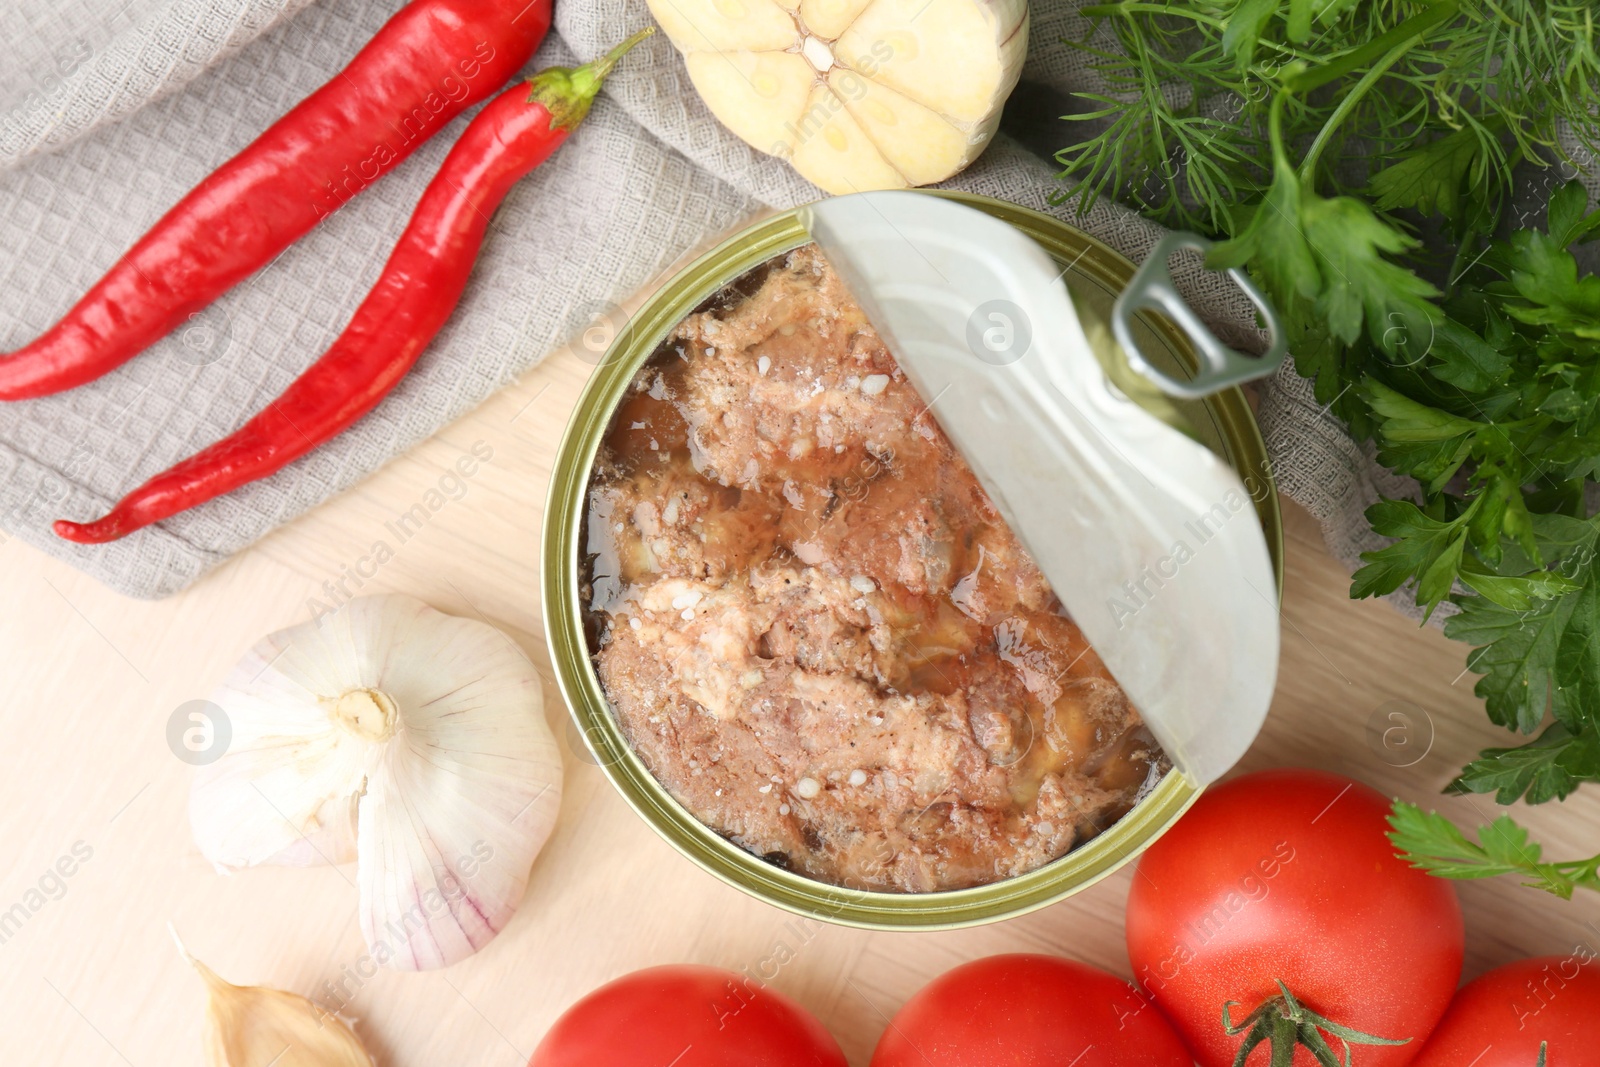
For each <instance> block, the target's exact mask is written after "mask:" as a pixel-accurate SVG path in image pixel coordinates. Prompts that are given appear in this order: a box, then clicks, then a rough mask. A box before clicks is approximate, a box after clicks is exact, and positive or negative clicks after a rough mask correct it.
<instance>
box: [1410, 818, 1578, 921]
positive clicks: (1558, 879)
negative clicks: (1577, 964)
mask: <svg viewBox="0 0 1600 1067" xmlns="http://www.w3.org/2000/svg"><path fill="white" fill-rule="evenodd" d="M1389 826H1390V830H1389V835H1388V836H1389V841H1390V843H1391V844H1393V845H1394V847H1395V849H1396V853H1397V854H1398V855H1399V857H1400V858H1401V859H1403V860H1405V861H1406V862H1407V863H1409V864H1411V866H1413V867H1417V868H1420V869H1422V870H1424V871H1427V872H1428V873H1429V874H1432V875H1436V876H1438V877H1440V878H1468V879H1471V878H1495V877H1498V876H1500V875H1503V874H1511V875H1516V876H1518V877H1520V878H1522V879H1523V884H1524V885H1527V886H1531V887H1532V888H1535V889H1543V890H1544V891H1545V892H1547V893H1554V894H1555V895H1556V896H1558V897H1561V898H1562V899H1563V900H1571V899H1572V893H1573V890H1575V889H1593V890H1597V891H1600V856H1591V857H1590V858H1588V859H1586V860H1566V861H1562V862H1558V863H1549V862H1546V861H1545V860H1544V858H1543V849H1541V848H1540V847H1539V844H1538V843H1537V842H1536V841H1534V840H1532V839H1531V838H1530V837H1529V836H1528V831H1527V830H1526V829H1524V828H1523V827H1522V826H1520V825H1518V823H1517V822H1516V820H1514V819H1512V818H1511V816H1509V815H1502V816H1500V817H1499V818H1497V819H1495V820H1494V822H1492V823H1489V824H1488V825H1487V826H1480V827H1478V839H1477V840H1476V841H1474V840H1472V839H1471V838H1469V837H1468V836H1467V835H1466V834H1465V833H1463V832H1462V831H1461V828H1460V827H1458V826H1456V824H1455V823H1453V822H1451V821H1450V820H1449V819H1447V818H1445V817H1444V816H1443V815H1440V814H1438V813H1437V812H1432V811H1423V810H1422V809H1421V808H1419V807H1417V806H1416V805H1415V804H1407V803H1405V802H1404V801H1401V800H1397V801H1395V803H1394V808H1393V809H1392V810H1391V811H1390V813H1389Z"/></svg>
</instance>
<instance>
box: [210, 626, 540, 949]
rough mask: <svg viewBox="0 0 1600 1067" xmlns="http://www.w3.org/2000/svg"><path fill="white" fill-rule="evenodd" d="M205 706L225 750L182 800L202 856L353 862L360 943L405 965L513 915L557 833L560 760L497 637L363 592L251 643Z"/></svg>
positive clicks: (527, 672) (534, 699) (228, 860)
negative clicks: (229, 737) (223, 727)
mask: <svg viewBox="0 0 1600 1067" xmlns="http://www.w3.org/2000/svg"><path fill="white" fill-rule="evenodd" d="M214 702H215V703H217V704H218V705H219V706H220V707H221V708H222V709H223V710H224V712H225V713H226V714H227V715H228V716H229V718H230V722H231V725H232V728H233V736H234V741H233V746H232V748H231V749H230V750H229V751H228V752H227V753H226V754H225V755H224V756H223V757H222V758H221V759H219V760H217V761H216V762H215V763H213V764H210V765H208V766H204V767H201V768H198V769H197V772H196V776H195V781H194V787H193V790H192V792H191V795H190V817H191V821H192V823H193V825H194V833H195V841H196V843H197V844H198V845H199V846H200V849H201V851H202V852H203V853H204V854H205V855H206V856H207V857H208V858H209V859H211V860H212V861H213V862H215V863H217V864H218V865H219V866H221V867H223V868H225V869H226V868H238V867H248V866H255V865H258V864H269V863H270V864H286V865H304V864H307V863H317V862H342V861H344V860H347V859H348V858H350V857H351V856H352V855H353V856H354V858H355V860H356V865H357V872H356V881H357V887H358V890H359V892H360V898H361V899H360V916H361V927H362V932H363V934H364V936H365V937H366V940H367V946H368V948H369V949H370V950H371V952H372V955H373V958H374V959H375V960H376V961H377V962H378V963H379V964H381V965H385V966H390V967H395V968H399V969H403V970H417V969H423V968H430V967H442V966H448V965H449V964H451V963H454V962H455V961H457V960H459V959H462V958H463V957H465V956H467V955H469V954H471V953H472V952H475V951H476V950H478V949H479V948H482V947H483V946H484V945H485V944H486V943H487V942H488V941H489V940H490V939H491V938H493V937H494V936H495V934H496V933H498V932H499V931H500V930H501V929H503V928H504V926H505V924H506V923H507V922H509V921H510V918H511V916H512V914H513V913H514V912H515V910H516V908H517V905H518V904H519V903H520V902H521V899H522V896H523V894H524V892H525V890H526V888H527V880H528V874H529V868H530V867H531V866H532V863H533V859H534V857H535V856H536V855H537V854H538V851H539V849H540V848H541V847H542V846H543V845H544V842H545V840H546V839H547V838H548V837H549V835H550V833H551V831H552V829H553V828H554V826H555V820H556V815H557V812H558V809H559V806H560V797H561V757H560V750H559V749H558V747H557V745H556V742H555V738H554V737H553V736H552V735H551V733H550V729H549V727H548V726H547V725H546V723H545V720H544V715H543V697H542V693H541V690H540V685H539V675H538V672H537V670H536V669H535V668H534V667H533V665H532V664H531V663H530V662H529V661H528V659H527V657H526V656H525V655H523V653H522V651H521V649H519V648H518V647H517V646H516V645H515V644H514V643H513V642H512V641H511V640H510V639H509V638H507V637H506V636H505V635H504V634H502V633H500V632H499V631H498V630H496V629H494V628H493V627H491V626H488V625H487V624H484V623H480V622H476V621H474V620H471V619H460V618H455V617H452V616H449V615H444V614H442V613H440V612H437V611H434V610H433V609H432V608H430V607H428V606H427V605H426V604H423V603H422V602H421V601H418V600H414V599H412V598H410V597H404V596H384V597H367V598H363V599H358V600H354V601H351V602H350V603H349V604H347V605H346V606H345V607H344V608H343V609H341V611H340V612H339V613H338V614H337V615H335V616H332V617H328V618H324V619H322V620H321V623H320V625H318V624H307V625H304V626H299V627H295V628H293V629H291V630H286V631H283V632H281V633H278V634H274V635H272V636H271V637H269V638H267V639H266V640H264V641H263V642H261V643H260V644H259V645H258V646H257V647H256V649H255V650H254V651H252V653H251V654H250V655H248V656H246V657H245V659H244V660H243V661H241V663H240V665H239V667H238V668H236V670H235V671H234V673H233V674H231V675H230V676H229V678H228V680H227V681H226V682H225V683H224V684H223V686H222V687H220V688H219V689H218V691H217V693H216V695H215V696H214ZM352 842H353V846H352Z"/></svg>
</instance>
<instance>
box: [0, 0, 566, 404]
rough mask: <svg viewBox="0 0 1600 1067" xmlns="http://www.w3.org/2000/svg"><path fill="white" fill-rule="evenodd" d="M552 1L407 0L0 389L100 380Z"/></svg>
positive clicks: (358, 179) (532, 44)
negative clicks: (348, 60)
mask: <svg viewBox="0 0 1600 1067" xmlns="http://www.w3.org/2000/svg"><path fill="white" fill-rule="evenodd" d="M550 2H551V0H532V2H530V0H414V2H413V3H410V4H407V5H406V6H405V7H404V8H402V9H401V10H400V11H399V13H398V14H396V15H395V16H394V17H393V18H392V19H390V20H389V21H388V22H387V23H385V24H384V26H383V28H382V29H381V30H379V31H378V34H377V36H375V37H374V38H373V39H372V40H371V41H370V42H369V43H368V44H367V46H366V47H365V48H363V49H362V50H361V51H360V52H358V53H357V54H356V57H355V58H354V59H352V60H351V61H350V65H349V66H347V67H345V68H344V70H342V71H340V72H339V73H338V74H337V75H335V76H334V77H333V79H332V80H331V81H329V82H328V83H327V84H326V85H324V86H322V88H320V89H318V90H317V91H316V92H314V93H312V94H311V95H310V96H308V97H306V99H305V100H304V101H302V102H301V103H300V104H299V105H298V106H297V107H295V108H294V110H292V111H290V112H289V113H288V114H287V115H285V116H283V118H281V119H279V120H278V121H277V122H275V123H273V124H272V126H270V127H269V128H268V129H267V131H266V132H265V133H263V134H262V135H261V136H260V137H257V138H256V139H255V140H254V141H253V142H251V143H250V144H249V145H247V146H246V147H245V148H244V150H243V151H241V152H240V153H239V154H238V155H236V156H234V157H233V158H232V159H230V160H228V161H227V162H226V163H224V164H222V166H220V167H218V168H217V169H216V170H215V171H214V172H212V174H211V175H210V176H209V177H207V178H206V179H205V180H204V181H202V182H201V183H200V184H199V185H197V186H195V188H194V189H193V190H191V191H190V192H189V194H188V195H187V196H185V197H184V198H183V199H182V200H180V201H178V203H177V205H176V206H174V207H173V208H172V209H171V210H170V211H168V212H167V213H166V214H165V215H163V216H162V217H161V219H160V220H159V221H158V222H157V223H156V224H155V225H154V226H153V227H151V228H150V231H149V232H148V233H146V234H145V235H144V236H143V237H141V238H140V239H139V241H138V243H137V244H135V245H134V246H133V247H132V248H131V249H129V251H128V253H127V254H126V255H124V256H123V257H122V258H121V259H120V260H118V261H117V263H116V264H115V265H114V266H113V267H112V268H111V270H110V271H109V272H107V274H106V276H105V277H103V278H101V279H100V281H99V282H97V283H96V284H95V286H94V288H92V289H90V290H89V292H88V293H87V294H85V296H84V297H83V299H81V300H79V301H78V303H77V304H76V305H74V306H73V308H72V310H71V311H68V312H67V314H66V315H65V316H64V317H63V318H62V319H61V321H60V322H58V323H56V324H55V325H54V326H52V327H51V328H50V329H49V330H48V331H46V332H45V333H44V335H43V336H41V337H40V338H39V339H38V340H36V341H34V342H33V343H32V344H30V345H27V346H25V347H23V348H20V349H18V350H17V351H15V352H12V353H10V354H9V355H0V400H22V399H26V398H29V397H37V396H47V395H49V394H51V393H57V392H60V391H61V390H63V389H70V388H71V387H73V386H75V385H82V384H83V383H84V382H87V381H92V380H93V379H95V378H98V377H99V376H100V375H102V374H105V373H106V372H107V371H109V370H112V369H114V368H116V367H118V366H120V365H122V364H123V363H124V362H126V361H127V360H129V359H131V358H133V357H134V356H136V355H138V354H139V353H140V352H141V351H143V350H144V349H145V348H147V347H148V346H149V345H151V344H153V343H154V342H155V341H157V340H159V339H160V338H162V337H164V336H165V335H166V334H168V333H170V332H171V331H172V330H173V329H175V328H176V327H177V326H178V325H179V324H181V323H182V322H184V321H185V320H186V319H187V318H188V317H189V316H191V315H193V314H194V313H195V312H197V311H199V310H200V309H201V308H203V307H205V306H206V305H207V304H209V303H211V302H212V301H213V300H215V299H216V298H217V297H218V296H220V295H222V294H223V293H224V292H226V291H227V290H228V289H230V288H232V287H233V286H234V285H236V284H238V283H239V282H240V281H243V280H244V279H245V278H246V277H248V276H249V275H250V274H253V273H254V272H255V271H256V270H258V269H260V268H261V267H262V266H264V265H266V264H267V263H268V262H269V261H271V260H272V258H273V257H274V256H276V255H277V254H278V253H279V252H281V251H283V250H284V249H285V248H287V247H289V245H291V244H293V243H294V242H295V241H296V240H298V239H299V238H300V237H302V236H304V234H305V233H306V231H308V230H310V229H311V228H312V227H313V226H315V225H316V224H317V223H318V222H320V221H321V220H322V219H324V218H326V217H327V216H328V215H330V214H332V213H333V212H334V211H336V210H337V209H338V208H339V206H340V205H341V204H343V203H344V202H345V201H346V200H349V199H350V198H351V197H353V196H355V195H356V194H357V193H359V192H361V190H363V189H365V188H366V187H367V186H368V185H369V184H371V183H372V182H373V181H374V180H376V179H377V178H378V177H379V176H381V175H382V174H384V173H386V172H388V171H389V170H391V169H393V167H394V166H395V165H396V164H398V163H399V162H400V161H401V160H403V159H405V158H406V157H407V156H409V155H410V154H411V153H412V152H413V151H415V150H416V148H417V147H418V146H419V145H421V144H422V142H424V141H426V140H427V139H428V138H429V137H431V136H433V134H434V133H436V132H438V131H439V130H441V129H443V128H444V126H445V124H446V123H448V122H449V121H450V120H451V119H452V118H454V117H455V116H456V115H458V114H460V112H461V111H462V110H464V109H465V108H467V107H469V106H471V105H472V104H475V103H477V102H478V101H480V100H482V99H484V98H486V97H487V96H489V95H490V94H491V93H493V92H495V91H496V90H498V89H499V88H500V87H501V86H503V85H505V83H506V81H507V80H508V79H510V78H512V77H513V76H515V75H516V73H517V72H518V71H519V70H521V69H522V67H523V65H524V64H526V63H527V62H528V60H529V59H530V58H532V56H533V52H534V49H535V48H537V47H538V45H539V42H540V41H542V40H543V39H544V35H545V31H546V30H548V29H549V28H550Z"/></svg>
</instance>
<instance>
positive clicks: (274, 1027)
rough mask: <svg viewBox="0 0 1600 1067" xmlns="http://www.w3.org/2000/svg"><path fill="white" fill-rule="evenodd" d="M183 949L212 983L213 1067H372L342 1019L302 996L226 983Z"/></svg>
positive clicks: (209, 1035) (209, 1036)
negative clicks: (268, 1065)
mask: <svg viewBox="0 0 1600 1067" xmlns="http://www.w3.org/2000/svg"><path fill="white" fill-rule="evenodd" d="M172 936H173V940H177V937H178V935H177V934H176V933H174V934H173V935H172ZM178 951H179V952H181V953H182V954H183V958H184V959H186V960H188V961H189V965H190V966H192V967H193V968H194V969H195V971H196V972H198V973H199V975H200V977H201V979H202V980H203V981H204V982H205V984H206V1037H205V1043H206V1062H207V1063H208V1064H210V1067H262V1065H265V1064H271V1067H372V1064H373V1059H372V1055H371V1054H370V1053H369V1052H367V1050H366V1048H365V1047H364V1046H363V1045H362V1044H361V1039H360V1038H358V1037H357V1036H356V1034H355V1031H354V1030H352V1029H350V1024H349V1023H347V1022H345V1021H344V1020H343V1019H341V1018H340V1017H339V1016H337V1015H333V1014H330V1013H328V1012H325V1011H323V1010H322V1009H321V1008H319V1007H317V1006H316V1005H315V1004H313V1003H312V1002H311V1001H309V1000H307V999H306V998H305V997H302V996H300V995H299V994H297V993H285V992H284V991H282V990H280V989H267V988H265V987H264V986H241V985H234V984H233V983H232V982H228V981H225V980H223V979H222V978H221V977H220V976H218V974H217V972H216V971H213V970H212V969H211V968H210V967H207V966H206V965H205V964H203V963H201V962H200V961H199V960H197V959H195V958H194V957H193V956H191V955H190V954H189V950H188V949H186V948H184V947H183V942H182V941H178Z"/></svg>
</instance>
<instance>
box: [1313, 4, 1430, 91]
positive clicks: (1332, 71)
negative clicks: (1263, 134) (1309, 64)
mask: <svg viewBox="0 0 1600 1067" xmlns="http://www.w3.org/2000/svg"><path fill="white" fill-rule="evenodd" d="M1458 10H1459V0H1440V2H1439V3H1436V4H1434V5H1433V6H1432V7H1430V8H1428V10H1426V11H1420V12H1418V13H1417V14H1415V15H1412V16H1411V17H1410V18H1408V19H1406V20H1405V21H1404V22H1402V23H1400V25H1398V26H1396V27H1395V28H1394V29H1392V30H1390V31H1389V32H1388V33H1385V34H1382V35H1380V36H1378V37H1374V38H1373V39H1372V40H1370V41H1368V42H1367V43H1366V44H1364V45H1362V46H1361V47H1360V48H1357V49H1356V50H1355V51H1353V52H1350V53H1349V54H1347V55H1345V56H1342V57H1340V58H1339V59H1336V60H1334V61H1333V62H1332V63H1329V64H1328V65H1327V66H1325V67H1317V68H1315V69H1313V70H1306V71H1301V72H1298V73H1295V74H1291V75H1289V76H1288V77H1286V78H1284V80H1283V87H1284V88H1285V89H1288V90H1289V91H1290V92H1292V93H1309V92H1311V91H1312V90H1313V89H1320V88H1322V87H1323V86H1324V85H1327V84H1328V83H1329V82H1333V81H1338V80H1339V79H1340V78H1343V77H1344V76H1345V75H1347V74H1354V73H1355V72H1356V71H1358V70H1360V69H1361V68H1362V67H1364V66H1366V65H1367V64H1368V63H1371V62H1372V61H1374V60H1375V59H1377V58H1378V57H1380V56H1383V55H1386V54H1387V53H1388V52H1390V51H1391V50H1393V49H1394V48H1396V47H1398V46H1399V45H1402V44H1403V45H1405V46H1406V47H1407V48H1409V47H1411V46H1412V45H1413V44H1415V43H1416V42H1417V41H1418V40H1420V39H1421V38H1423V37H1425V36H1427V34H1428V32H1429V31H1430V30H1433V29H1435V28H1437V27H1439V26H1442V25H1443V24H1444V23H1446V22H1449V21H1450V20H1451V19H1453V18H1455V16H1456V13H1457V11H1458ZM1391 62H1393V61H1392V60H1391Z"/></svg>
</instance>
